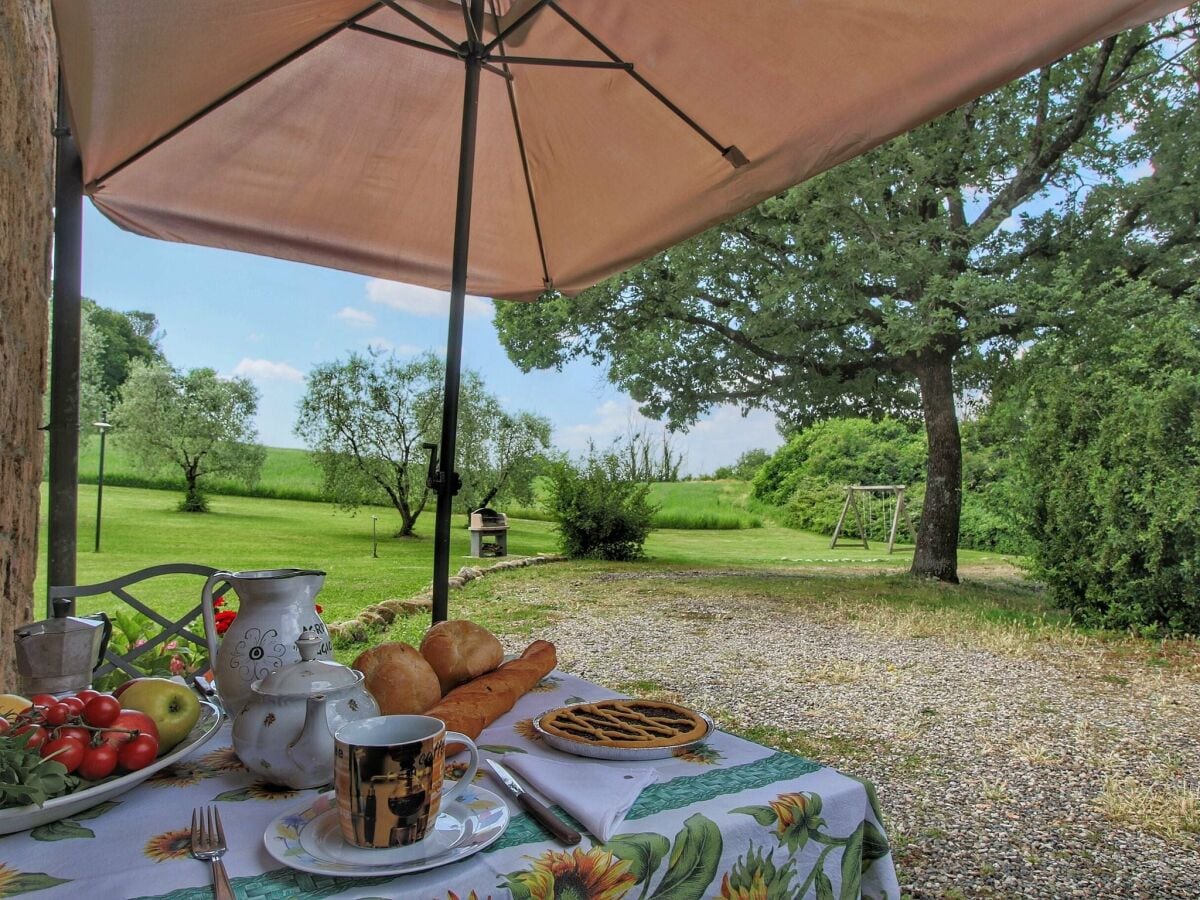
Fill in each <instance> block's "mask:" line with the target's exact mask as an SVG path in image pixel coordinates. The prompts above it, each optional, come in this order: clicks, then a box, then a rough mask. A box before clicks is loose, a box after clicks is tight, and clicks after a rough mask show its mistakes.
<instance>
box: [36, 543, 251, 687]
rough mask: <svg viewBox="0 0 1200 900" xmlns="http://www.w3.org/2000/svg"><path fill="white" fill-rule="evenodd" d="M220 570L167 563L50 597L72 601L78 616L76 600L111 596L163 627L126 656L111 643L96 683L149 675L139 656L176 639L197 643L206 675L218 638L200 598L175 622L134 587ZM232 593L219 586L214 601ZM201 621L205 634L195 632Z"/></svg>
mask: <svg viewBox="0 0 1200 900" xmlns="http://www.w3.org/2000/svg"><path fill="white" fill-rule="evenodd" d="M219 571H220V570H219V569H214V568H213V567H212V566H202V565H198V564H196V563H167V564H165V565H161V566H150V567H149V568H146V569H140V570H139V571H137V572H132V573H130V574H129V575H122V576H121V577H120V578H114V579H112V580H111V581H105V582H101V583H100V584H86V585H74V586H63V587H51V588H50V590H49V598H50V603H51V605H53V602H54V600H56V599H58V598H62V597H65V598H67V599H70V600H71V602H72V614H74V601H75V600H76V598H78V597H97V596H101V595H104V594H111V595H113V596H114V597H116V598H117V599H118V600H121V601H122V602H124V603H126V604H128V605H129V606H131V607H133V609H135V610H136V611H137V612H139V613H141V614H142V615H143V616H145V617H146V618H148V619H150V620H151V621H152V622H154V623H156V624H158V625H160V626H162V631H161V632H159V633H158V634H156V635H153V636H152V637H148V638H147V639H146V641H145V642H144V643H142V644H139V645H137V646H131V647H129V648H128V649H127V650H126V651H125V652H124V653H117V652H116V651H115V650H114V649H113V647H112V645H111V643H110V646H109V649H108V650H106V651H105V654H104V660H103V661H102V662H101V665H100V667H99V668H98V669H96V671H95V672H94V673H93V674H92V678H93V680H99V679H101V678H103V677H104V676H106V675H109V674H111V673H113V672H115V671H117V670H120V671H122V672H124V673H125V674H127V675H128V676H129V677H130V678H138V677H141V676H143V675H145V674H146V673H145V672H144V671H143V670H142V669H139V668H138V667H137V664H136V661H137V659H138V657H140V656H143V655H145V654H147V653H150V652H152V651H153V650H155V649H157V648H159V647H161V646H162V645H164V644H166V643H168V642H170V641H172V640H174V641H186V642H188V643H190V644H194V645H195V646H196V647H198V648H199V649H200V650H201V651H203V652H204V654H205V657H204V660H203V662H202V663H201V664H200V668H199V669H198V671H200V672H204V671H205V670H206V669H207V668H208V667H209V666H210V665H211V664H212V662H213V660H214V659H215V657H216V653H217V635H215V634H209V633H208V630H207V629H206V628H204V626H203V616H202V613H203V605H202V604H201V603H200V602H199V599H197V603H196V605H195V606H194V607H192V608H191V609H190V610H188V612H186V613H184V614H183V616H181V617H180V618H178V619H175V620H174V621H172V620H171V619H169V618H167V617H166V616H164V615H163V614H162V613H160V612H159V611H158V610H156V609H154V607H153V606H151V605H149V604H147V603H143V602H142V601H141V600H139V599H138V598H137V597H135V596H134V595H133V592H132V588H133V586H134V585H139V584H141V583H142V582H146V581H148V580H150V579H152V578H158V577H161V576H164V575H198V576H200V577H201V578H202V579H204V580H205V581H207V580H208V578H209V576H211V575H212V574H213V573H215V572H219ZM200 587H202V585H198V586H197V590H196V596H197V598H199V596H200ZM228 590H229V584H228V583H225V584H219V585H215V586H214V588H213V599H214V600H215V599H217V598H219V597H221V596H223V595H224V594H225V592H226V591H228ZM139 591H140V588H139ZM197 619H200V620H201V630H202V631H203V632H204V634H203V635H200V634H197V633H196V632H195V631H193V630H192V624H193V623H194V622H195V621H196V620H197Z"/></svg>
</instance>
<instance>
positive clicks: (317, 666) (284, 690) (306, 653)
mask: <svg viewBox="0 0 1200 900" xmlns="http://www.w3.org/2000/svg"><path fill="white" fill-rule="evenodd" d="M323 642H324V639H323V638H322V637H321V636H320V635H319V634H317V633H316V632H315V631H303V632H301V633H300V637H299V638H298V639H297V640H296V649H297V650H299V651H300V661H299V662H296V663H292V664H291V665H290V666H284V667H283V668H281V669H276V670H275V671H274V672H272V673H271V674H270V675H267V676H266V677H265V678H263V679H261V680H260V681H256V682H255V683H254V685H253V688H252V689H253V690H255V691H258V692H259V693H260V694H271V695H288V696H296V695H299V696H307V695H310V694H324V693H328V692H329V691H336V690H337V689H338V688H344V687H353V686H354V685H357V684H361V683H362V680H363V676H362V673H361V672H357V671H355V670H354V669H351V668H350V667H349V666H343V665H342V664H341V663H339V662H335V661H334V660H332V659H317V658H316V656H317V654H318V653H320V651H321V644H322V643H323Z"/></svg>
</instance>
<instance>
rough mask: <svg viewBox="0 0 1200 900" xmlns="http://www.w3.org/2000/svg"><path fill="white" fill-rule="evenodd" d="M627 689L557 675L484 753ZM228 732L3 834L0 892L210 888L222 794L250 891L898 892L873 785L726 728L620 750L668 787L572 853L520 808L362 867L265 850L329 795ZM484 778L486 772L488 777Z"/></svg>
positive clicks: (580, 896)
mask: <svg viewBox="0 0 1200 900" xmlns="http://www.w3.org/2000/svg"><path fill="white" fill-rule="evenodd" d="M613 696H618V695H616V694H614V693H613V692H612V691H609V690H606V689H604V688H601V687H598V686H596V685H594V684H591V683H589V682H587V681H584V680H582V679H580V678H575V677H573V676H570V675H566V674H564V673H561V672H555V673H553V674H552V675H550V676H549V677H547V678H545V679H543V680H542V682H541V683H540V684H538V685H537V687H535V688H534V690H533V691H532V692H530V693H529V694H527V695H526V696H525V697H523V698H522V699H521V701H520V702H519V703H518V704H517V706H516V707H515V708H514V709H513V710H512V711H511V712H509V713H508V714H507V715H506V716H504V717H503V718H501V719H500V720H499V721H497V722H496V723H495V724H494V725H492V727H490V728H488V729H487V730H486V731H484V733H483V734H482V735H481V736H480V738H479V741H478V743H479V746H480V750H481V751H482V755H483V756H484V757H485V758H486V757H487V756H492V757H494V758H502V757H503V756H505V755H507V754H512V753H532V754H541V755H546V756H551V757H554V758H556V759H560V760H562V759H569V758H570V757H567V756H566V755H564V754H561V753H558V752H557V751H555V750H552V749H550V748H548V747H546V746H545V745H544V744H542V743H541V742H540V741H539V740H538V737H537V735H536V733H535V732H534V731H533V729H532V727H531V725H530V722H531V719H532V717H534V716H536V715H538V714H539V713H542V712H544V711H545V710H547V709H550V708H552V707H555V706H561V705H563V704H565V703H571V702H578V701H580V700H599V699H602V698H606V697H613ZM229 741H230V737H229V726H228V724H226V726H225V728H224V729H223V730H222V732H221V733H220V734H219V735H218V736H217V738H216V739H215V740H214V741H213V742H211V743H209V744H208V745H206V746H205V747H204V748H202V749H201V750H200V751H198V752H197V754H196V755H194V756H193V757H191V758H189V759H187V760H184V761H183V762H180V763H177V764H175V765H174V766H172V767H169V768H168V769H165V770H164V771H162V772H160V773H158V774H157V775H156V776H154V777H153V778H152V779H151V780H150V781H148V782H146V783H145V784H143V785H141V786H139V787H137V788H135V789H134V790H132V791H130V792H129V793H127V794H124V795H123V796H121V797H119V798H117V799H116V800H114V801H111V802H109V803H105V804H103V805H101V806H98V807H95V808H93V809H90V810H88V811H86V812H84V813H81V814H78V815H76V816H75V817H73V818H71V819H65V820H62V821H59V822H55V823H53V824H50V825H44V826H41V827H39V828H35V829H33V830H32V831H29V832H22V833H20V834H14V835H9V836H7V837H3V838H0V896H14V895H17V894H24V893H27V892H36V896H37V897H39V898H41V897H45V898H58V897H69V898H73V900H79V898H82V897H87V898H110V897H111V898H117V897H140V898H155V900H193V898H195V900H201V898H203V900H207V898H210V897H212V891H211V888H210V884H211V882H210V880H209V868H208V866H207V864H202V863H199V862H196V861H195V860H193V859H192V858H191V857H190V856H189V855H188V823H189V821H190V818H191V812H192V809H193V807H196V806H200V805H202V804H206V803H213V802H215V803H217V804H219V806H220V809H221V815H222V819H223V820H224V824H225V830H226V834H227V837H228V839H229V845H230V850H229V852H228V853H227V854H226V856H225V865H226V868H227V869H228V870H229V874H230V877H231V878H232V879H233V883H234V887H235V889H236V891H237V894H238V897H244V898H254V900H258V898H264V900H265V898H272V900H274V898H279V900H300V898H317V897H338V898H378V897H388V898H422V900H425V898H428V900H487V898H491V900H501V898H508V897H512V898H516V900H552V898H561V900H565V898H572V900H576V898H577V900H617V898H622V897H629V898H639V900H641V898H647V900H649V898H654V900H701V898H736V900H784V898H788V900H790V898H796V897H816V898H817V900H826V898H839V900H841V898H853V897H858V896H860V895H861V896H863V897H869V898H885V897H886V898H889V900H898V898H899V896H900V890H899V886H898V884H897V881H896V873H895V869H894V867H893V865H892V859H891V855H890V851H889V848H888V842H887V838H886V837H885V836H884V830H883V825H882V819H881V816H880V812H879V807H878V804H877V802H876V799H875V792H874V789H873V788H872V787H871V785H870V784H868V783H866V782H863V781H860V780H857V779H854V778H850V777H847V776H845V775H842V774H840V773H839V772H836V771H834V770H833V769H829V768H825V767H822V766H819V765H817V764H815V763H812V762H809V761H808V760H805V759H801V758H800V757H797V756H792V755H790V754H787V753H779V752H777V751H774V750H771V749H769V748H767V747H762V746H760V745H758V744H753V743H750V742H749V741H744V740H741V739H740V738H736V737H733V736H732V735H728V734H725V733H723V732H716V733H714V734H713V736H712V737H711V738H710V739H709V740H708V741H707V742H705V743H703V744H700V745H698V746H696V747H693V748H692V749H690V750H688V751H686V752H680V753H678V754H677V755H676V756H674V757H669V758H667V759H661V760H654V761H652V762H639V763H634V764H625V763H606V765H614V766H622V765H632V766H635V767H646V766H648V765H649V766H654V767H655V768H657V769H658V770H659V781H658V783H657V784H652V785H650V786H649V787H648V788H646V790H645V791H643V792H642V794H641V796H640V797H639V798H638V800H637V801H636V802H635V803H634V805H633V808H632V809H631V810H630V812H629V815H628V816H627V817H626V819H625V822H624V824H623V825H622V826H621V828H620V830H619V832H618V834H617V835H616V836H615V837H613V839H612V840H610V841H609V842H608V843H607V844H599V843H595V842H592V841H591V840H590V835H588V834H586V833H584V838H583V843H582V844H580V845H579V846H578V847H576V848H573V849H569V850H568V849H565V848H563V847H562V846H561V845H559V844H557V843H555V842H553V841H551V840H547V838H548V835H547V834H546V833H545V832H543V831H542V830H541V828H540V827H539V826H538V825H537V823H536V822H534V821H533V820H531V819H529V817H528V816H526V815H525V814H524V813H522V812H520V810H519V809H518V808H517V807H516V806H515V805H511V804H510V811H511V812H512V814H513V817H512V820H511V822H510V823H509V825H508V828H507V830H506V831H505V833H504V835H503V837H501V839H500V840H499V841H498V842H497V843H495V844H493V845H492V846H491V847H489V848H488V849H486V850H485V851H483V852H481V853H478V854H476V855H475V856H473V857H471V858H469V859H466V860H463V861H461V862H458V863H454V864H452V865H449V866H445V867H442V868H439V869H434V870H431V871H427V872H421V873H417V874H413V875H406V876H402V877H399V878H361V879H346V878H333V877H327V876H321V875H311V874H307V873H304V872H298V871H294V870H292V869H288V868H284V867H280V865H279V863H277V862H276V861H275V860H274V859H272V858H271V857H270V856H269V855H268V854H267V852H266V850H265V849H264V846H263V833H264V831H265V829H266V827H267V825H268V823H269V822H270V821H271V820H272V819H274V818H275V817H276V816H277V815H278V814H279V812H280V811H281V810H283V809H285V808H286V807H288V806H294V805H295V804H297V803H298V802H300V801H301V800H302V799H303V798H304V797H305V796H312V797H314V798H315V796H316V794H317V792H316V791H292V790H286V789H281V788H277V787H273V786H270V785H267V784H264V783H262V782H260V781H258V780H257V779H255V777H254V776H253V775H251V774H250V773H249V772H248V771H246V770H245V769H244V768H243V767H242V766H241V764H240V763H239V762H238V760H237V757H236V756H234V754H233V750H232V748H231V747H230V745H229ZM591 762H594V761H589V763H591ZM462 765H463V764H462V763H458V764H454V763H452V764H451V767H450V768H451V769H452V770H453V769H454V768H455V767H456V766H462ZM451 774H453V773H452V772H451ZM484 777H485V776H484V775H483V774H482V773H480V774H479V775H478V776H477V778H479V779H481V783H487V782H484V781H482V779H484ZM489 786H490V787H495V786H494V785H489ZM495 791H496V793H498V794H501V795H502V796H503V795H504V791H503V790H501V789H499V788H496V789H495ZM506 799H508V798H507V797H506ZM560 812H561V811H560ZM567 818H569V817H567Z"/></svg>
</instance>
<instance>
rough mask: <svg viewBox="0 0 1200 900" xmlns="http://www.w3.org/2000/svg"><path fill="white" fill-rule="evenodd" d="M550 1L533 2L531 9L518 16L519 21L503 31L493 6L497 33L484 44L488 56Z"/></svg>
mask: <svg viewBox="0 0 1200 900" xmlns="http://www.w3.org/2000/svg"><path fill="white" fill-rule="evenodd" d="M549 2H550V0H538V2H537V3H535V4H533V6H531V7H529V9H527V10H525V12H523V13H521V15H520V16H519V17H518V18H517V21H515V22H513V23H512V24H511V25H509V26H508V27H507V28H505V29H504V30H503V31H501V30H500V16H498V15H497V14H496V10H495V8H494V7H493V9H492V17H493V18H494V19H495V20H496V32H497V34H496V36H495V37H494V38H492V39H491V40H490V41H488V42H487V44H486V45H485V46H484V48H483V53H484V55H485V56H486V55H487V54H489V53H491V52H492V50H494V49H495V48H496V47H497V46H499V44H500V42H501V41H503V40H504V39H505V38H506V37H508V36H509V35H510V34H512V33H513V32H514V31H516V30H517V29H518V28H520V27H521V26H522V25H524V24H525V23H526V22H527V21H529V18H530V17H531V16H533V15H534V14H535V13H536V12H537V11H538V10H540V9H541V8H542V7H543V6H545V5H546V4H547V3H549Z"/></svg>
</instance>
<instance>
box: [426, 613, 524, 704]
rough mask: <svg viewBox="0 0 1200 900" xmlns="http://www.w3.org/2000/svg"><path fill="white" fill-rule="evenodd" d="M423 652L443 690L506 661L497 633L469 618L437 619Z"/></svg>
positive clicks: (428, 634) (427, 637) (427, 636)
mask: <svg viewBox="0 0 1200 900" xmlns="http://www.w3.org/2000/svg"><path fill="white" fill-rule="evenodd" d="M421 655H422V656H423V657H425V659H426V660H428V662H429V665H431V666H433V671H434V672H436V673H437V677H438V681H439V682H441V685H442V693H443V694H448V693H450V691H452V690H454V688H456V687H458V686H459V685H460V684H462V683H463V682H465V681H470V680H471V679H472V678H478V677H479V676H480V675H483V674H485V673H487V672H490V671H492V669H494V668H496V666H498V665H500V663H502V662H504V648H503V647H501V646H500V641H499V640H498V639H497V638H496V636H495V635H494V634H492V633H491V632H490V631H488V630H487V629H486V628H484V627H483V626H482V625H476V624H475V623H474V622H468V621H467V620H466V619H455V620H453V621H450V622H438V623H437V624H436V625H434V626H433V627H432V628H430V629H429V631H427V632H425V640H423V641H421Z"/></svg>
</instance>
